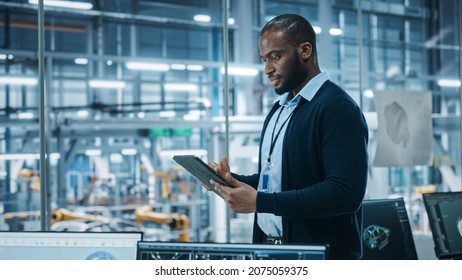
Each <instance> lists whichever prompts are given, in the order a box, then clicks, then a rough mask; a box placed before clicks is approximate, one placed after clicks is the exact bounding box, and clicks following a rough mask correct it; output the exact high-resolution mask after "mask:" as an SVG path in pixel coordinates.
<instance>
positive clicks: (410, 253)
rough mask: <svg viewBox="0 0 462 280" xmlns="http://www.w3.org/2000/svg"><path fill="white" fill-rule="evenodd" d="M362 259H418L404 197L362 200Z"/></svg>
mask: <svg viewBox="0 0 462 280" xmlns="http://www.w3.org/2000/svg"><path fill="white" fill-rule="evenodd" d="M363 259H365V260H416V259H417V251H416V248H415V244H414V238H413V236H412V230H411V225H410V223H409V219H408V215H407V212H406V206H405V204H404V200H403V198H396V199H377V200H365V201H364V202H363Z"/></svg>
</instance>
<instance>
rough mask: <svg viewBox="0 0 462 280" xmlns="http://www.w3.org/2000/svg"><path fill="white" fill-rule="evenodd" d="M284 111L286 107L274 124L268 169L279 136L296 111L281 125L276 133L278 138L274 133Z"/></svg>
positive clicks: (282, 107)
mask: <svg viewBox="0 0 462 280" xmlns="http://www.w3.org/2000/svg"><path fill="white" fill-rule="evenodd" d="M283 110H284V106H281V110H280V111H279V114H278V117H277V118H276V121H275V122H274V127H273V132H272V133H271V143H270V150H269V155H268V159H267V162H266V164H267V167H270V166H271V154H273V150H274V146H275V145H276V141H277V140H278V137H279V134H281V131H282V129H283V128H284V126H285V124H286V123H287V121H288V120H289V119H290V117H291V116H292V114H293V113H294V111H295V110H292V112H290V114H289V116H287V118H286V119H285V120H284V122H283V123H282V124H281V127H280V128H279V130H278V132H277V133H276V136H275V135H274V132H275V131H276V125H277V124H278V121H279V118H280V117H281V114H282V111H283Z"/></svg>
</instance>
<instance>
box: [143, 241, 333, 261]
mask: <svg viewBox="0 0 462 280" xmlns="http://www.w3.org/2000/svg"><path fill="white" fill-rule="evenodd" d="M327 257H328V246H327V245H271V244H232V243H181V242H156V241H142V242H138V251H137V259H138V260H323V259H327Z"/></svg>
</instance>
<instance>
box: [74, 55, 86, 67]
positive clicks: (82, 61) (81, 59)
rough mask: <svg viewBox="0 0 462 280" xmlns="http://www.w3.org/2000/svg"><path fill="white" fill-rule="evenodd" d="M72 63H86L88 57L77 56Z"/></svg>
mask: <svg viewBox="0 0 462 280" xmlns="http://www.w3.org/2000/svg"><path fill="white" fill-rule="evenodd" d="M74 63H75V64H78V65H86V64H88V59H86V58H83V57H77V58H76V59H74Z"/></svg>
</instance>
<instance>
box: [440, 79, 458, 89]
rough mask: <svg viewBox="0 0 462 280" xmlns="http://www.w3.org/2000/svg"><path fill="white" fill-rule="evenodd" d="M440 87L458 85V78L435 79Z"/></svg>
mask: <svg viewBox="0 0 462 280" xmlns="http://www.w3.org/2000/svg"><path fill="white" fill-rule="evenodd" d="M437 83H438V85H439V86H440V87H460V85H461V82H460V80H451V79H439V80H438V81H437Z"/></svg>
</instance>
